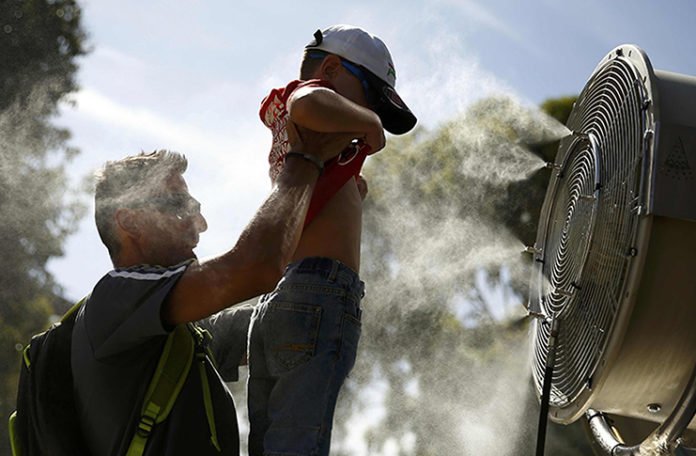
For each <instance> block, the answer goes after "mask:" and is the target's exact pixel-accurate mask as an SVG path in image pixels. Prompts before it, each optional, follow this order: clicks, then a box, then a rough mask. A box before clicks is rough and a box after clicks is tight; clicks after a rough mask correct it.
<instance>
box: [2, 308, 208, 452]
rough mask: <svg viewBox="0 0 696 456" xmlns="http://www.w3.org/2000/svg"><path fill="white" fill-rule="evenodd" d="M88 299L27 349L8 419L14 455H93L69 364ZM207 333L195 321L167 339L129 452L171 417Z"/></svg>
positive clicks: (138, 448) (139, 449) (137, 449)
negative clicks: (79, 313)
mask: <svg viewBox="0 0 696 456" xmlns="http://www.w3.org/2000/svg"><path fill="white" fill-rule="evenodd" d="M85 299H87V298H83V299H82V300H80V301H79V302H78V303H77V304H75V305H74V306H73V307H71V308H70V310H68V312H66V314H65V315H64V316H63V318H61V320H60V321H59V322H57V323H55V324H54V325H52V326H51V327H50V328H49V329H48V330H46V331H44V332H42V333H40V334H37V335H35V336H34V337H32V339H31V342H30V344H29V345H28V346H27V347H26V348H25V349H24V352H23V360H22V361H23V362H22V367H21V371H20V375H19V385H18V390H17V410H16V411H15V412H14V413H13V414H12V415H11V416H10V422H9V433H10V444H11V447H12V455H13V456H35V455H51V456H63V455H65V456H82V455H85V456H87V455H89V451H88V450H87V445H86V443H85V439H84V436H83V435H82V432H81V430H80V422H79V418H78V414H77V408H76V406H75V398H74V395H73V378H72V368H71V365H70V351H71V344H72V330H73V327H74V325H75V318H76V317H77V311H78V309H79V308H80V306H81V305H82V303H83V302H84V301H85ZM204 333H207V332H206V331H205V330H202V329H199V328H197V327H195V325H191V324H189V325H178V326H177V327H176V328H175V329H174V331H172V332H171V333H170V334H169V336H168V337H167V341H166V343H165V345H164V348H163V350H162V355H161V356H160V359H159V362H158V364H157V368H156V369H155V372H154V374H153V376H152V379H151V381H150V385H149V387H148V389H147V392H146V394H145V398H144V399H143V406H142V409H141V410H142V415H141V418H140V420H139V423H138V426H137V429H136V432H135V435H134V436H133V438H132V440H131V444H130V448H129V450H128V453H127V455H128V456H139V455H142V454H143V452H144V450H145V445H146V443H147V439H148V437H149V436H150V432H151V431H152V428H153V426H154V425H155V424H158V423H161V422H162V421H164V420H165V419H166V418H167V416H168V415H169V412H170V411H171V408H172V406H173V405H174V402H175V401H176V398H177V397H178V394H179V392H180V391H181V388H182V387H183V384H184V381H185V379H186V377H187V375H188V372H189V370H190V368H191V364H192V361H193V358H194V351H196V347H197V346H200V341H201V340H202V339H204V336H205V335H206V334H204ZM208 337H209V335H208ZM194 339H196V340H194Z"/></svg>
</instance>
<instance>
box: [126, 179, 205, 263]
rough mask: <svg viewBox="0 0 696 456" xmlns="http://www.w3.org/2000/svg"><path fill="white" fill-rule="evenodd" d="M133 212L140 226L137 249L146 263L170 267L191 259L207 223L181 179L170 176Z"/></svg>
mask: <svg viewBox="0 0 696 456" xmlns="http://www.w3.org/2000/svg"><path fill="white" fill-rule="evenodd" d="M136 211H137V217H138V222H139V223H138V225H139V226H140V227H141V236H140V244H141V245H140V248H141V251H142V253H143V255H144V256H145V257H146V258H144V260H145V261H146V262H147V263H149V264H156V265H160V266H172V265H175V264H177V263H180V262H182V261H184V260H187V259H190V258H195V256H196V255H195V254H194V253H193V249H194V248H195V247H196V246H197V245H198V238H199V234H200V233H202V232H204V231H205V230H206V229H207V228H208V224H207V223H206V221H205V218H204V217H203V215H201V212H200V203H199V202H198V201H197V200H196V199H195V198H193V197H192V196H191V195H190V194H189V191H188V187H187V186H186V181H185V180H184V178H183V176H181V175H180V174H173V175H171V176H170V177H169V178H167V179H166V180H165V182H164V185H163V188H162V189H161V190H160V191H157V192H155V194H154V195H153V196H152V197H150V198H149V199H148V200H147V201H145V202H144V204H143V205H142V207H139V208H138V209H136Z"/></svg>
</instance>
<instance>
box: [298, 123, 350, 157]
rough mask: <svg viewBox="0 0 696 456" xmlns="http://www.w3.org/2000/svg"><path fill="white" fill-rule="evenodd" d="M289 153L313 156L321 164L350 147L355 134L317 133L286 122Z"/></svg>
mask: <svg viewBox="0 0 696 456" xmlns="http://www.w3.org/2000/svg"><path fill="white" fill-rule="evenodd" d="M286 130H287V132H288V142H289V143H290V151H297V152H303V153H305V154H310V155H314V156H315V157H317V158H318V159H319V160H321V161H322V162H325V161H327V160H330V159H332V158H333V157H335V156H336V155H338V154H340V153H341V152H342V151H343V150H344V149H345V148H346V147H348V146H349V145H350V142H351V141H352V140H353V138H355V137H357V136H359V135H358V134H356V133H319V132H316V131H312V130H309V129H307V128H303V127H301V126H299V125H295V124H294V123H293V122H290V121H289V122H288V124H287V126H286Z"/></svg>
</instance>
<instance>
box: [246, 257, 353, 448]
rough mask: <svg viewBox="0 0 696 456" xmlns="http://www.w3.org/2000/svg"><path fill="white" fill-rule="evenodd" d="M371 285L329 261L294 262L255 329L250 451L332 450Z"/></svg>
mask: <svg viewBox="0 0 696 456" xmlns="http://www.w3.org/2000/svg"><path fill="white" fill-rule="evenodd" d="M363 294H364V284H363V282H361V281H360V279H359V277H358V275H357V274H356V273H355V272H354V271H352V270H351V269H350V268H348V267H346V266H345V265H343V264H342V263H340V262H338V261H334V260H331V259H329V258H305V259H304V260H301V261H298V262H295V263H293V264H291V265H289V266H288V268H287V270H286V271H285V275H284V276H283V278H282V279H281V281H280V282H279V283H278V286H277V287H276V289H275V290H274V291H273V292H271V293H269V294H266V295H264V296H263V297H262V298H261V300H260V303H259V305H258V306H257V307H256V309H255V310H254V313H253V315H252V318H251V325H250V328H249V380H248V383H247V388H248V408H249V422H250V425H251V430H250V433H249V455H250V456H261V455H265V456H271V455H285V456H289V455H293V456H299V455H328V454H329V447H330V444H331V428H332V424H333V414H334V409H335V408H336V399H337V397H338V391H339V390H340V388H341V385H343V382H344V380H345V379H346V377H347V376H348V373H349V372H350V370H351V369H352V368H353V365H354V364H355V356H356V352H357V349H358V340H359V339H360V315H361V310H360V300H361V298H362V296H363Z"/></svg>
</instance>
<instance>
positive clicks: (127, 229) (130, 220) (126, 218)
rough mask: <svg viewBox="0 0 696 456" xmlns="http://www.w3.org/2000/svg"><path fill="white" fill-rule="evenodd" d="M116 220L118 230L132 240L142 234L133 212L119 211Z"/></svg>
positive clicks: (128, 210) (127, 210)
mask: <svg viewBox="0 0 696 456" xmlns="http://www.w3.org/2000/svg"><path fill="white" fill-rule="evenodd" d="M114 218H115V220H116V225H117V226H118V228H119V229H120V230H121V231H123V232H124V233H125V234H126V235H128V236H129V237H132V238H136V237H138V235H139V234H140V227H139V226H138V220H137V217H136V216H135V213H134V212H133V211H132V210H130V209H117V210H116V213H115V214H114Z"/></svg>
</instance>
